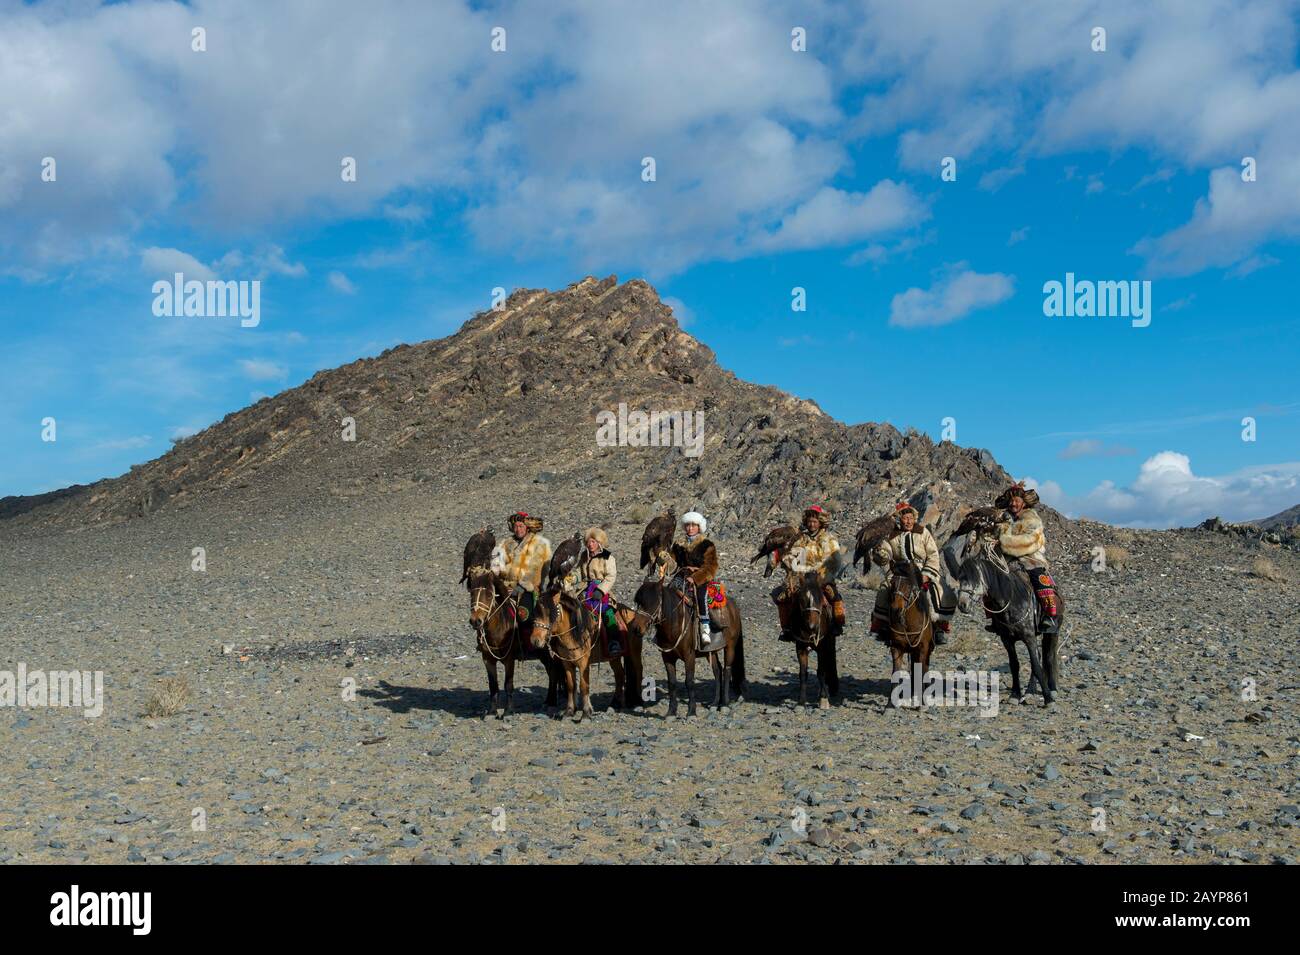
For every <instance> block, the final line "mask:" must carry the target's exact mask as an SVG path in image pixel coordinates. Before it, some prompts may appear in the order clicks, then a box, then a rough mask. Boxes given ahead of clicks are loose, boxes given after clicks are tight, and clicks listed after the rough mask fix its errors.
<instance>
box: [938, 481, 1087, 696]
mask: <svg viewBox="0 0 1300 955" xmlns="http://www.w3.org/2000/svg"><path fill="white" fill-rule="evenodd" d="M1037 503H1038V494H1037V492H1036V491H1034V490H1033V489H1032V488H1026V487H1025V486H1024V485H1023V484H1020V483H1016V484H1013V485H1011V486H1010V487H1009V488H1007V489H1006V490H1005V491H1003V492H1002V493H1001V494H999V495H998V497H997V499H996V501H995V502H994V506H993V507H989V508H980V509H978V510H976V511H972V512H971V513H970V514H968V515H967V516H966V518H965V520H963V521H962V524H961V526H960V527H958V528H957V532H956V533H957V534H958V535H967V543H966V546H965V549H964V550H963V553H962V560H961V564H960V567H959V568H958V580H959V582H960V587H961V590H960V594H959V604H960V606H961V609H962V611H963V612H967V613H969V612H970V611H971V610H972V608H973V605H974V601H975V600H977V599H978V600H980V602H981V604H982V606H983V607H984V612H985V614H986V615H987V616H988V617H989V623H988V626H987V627H986V629H987V630H989V631H990V632H992V633H995V634H997V635H998V637H1000V638H1001V640H1002V643H1003V646H1005V647H1006V650H1007V657H1008V660H1009V662H1010V670H1011V680H1012V687H1011V692H1012V694H1013V695H1014V696H1015V697H1016V698H1018V699H1021V700H1023V699H1024V697H1023V694H1022V693H1021V690H1020V666H1019V661H1018V659H1017V657H1016V646H1015V645H1016V643H1017V642H1021V643H1024V644H1025V649H1026V650H1027V652H1028V653H1029V666H1030V674H1031V678H1030V683H1029V691H1030V692H1031V693H1032V692H1033V691H1034V689H1035V687H1041V690H1042V694H1043V704H1044V705H1047V704H1048V703H1050V702H1052V693H1053V692H1055V690H1056V688H1057V679H1058V676H1059V673H1060V660H1059V650H1060V627H1061V621H1062V619H1063V617H1064V614H1065V601H1064V600H1063V599H1062V597H1061V595H1060V593H1059V592H1058V590H1057V587H1056V582H1055V581H1054V580H1053V579H1052V576H1051V574H1050V573H1049V571H1048V565H1047V535H1046V534H1045V532H1044V530H1043V521H1042V519H1041V518H1040V517H1039V516H1038V514H1037V512H1035V511H1034V505H1035V504H1037ZM954 536H956V535H954ZM1037 636H1040V637H1041V638H1042V655H1041V663H1040V656H1039V648H1038V646H1037V645H1036V644H1035V642H1034V639H1035V637H1037Z"/></svg>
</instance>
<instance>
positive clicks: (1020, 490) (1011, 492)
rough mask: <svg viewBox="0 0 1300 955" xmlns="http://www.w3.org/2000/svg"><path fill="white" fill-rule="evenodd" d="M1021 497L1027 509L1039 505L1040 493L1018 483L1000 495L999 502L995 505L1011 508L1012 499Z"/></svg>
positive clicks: (996, 501)
mask: <svg viewBox="0 0 1300 955" xmlns="http://www.w3.org/2000/svg"><path fill="white" fill-rule="evenodd" d="M1013 497H1021V498H1024V500H1025V507H1033V506H1034V505H1035V504H1037V503H1038V492H1037V491H1035V490H1034V489H1033V488H1027V487H1025V485H1024V484H1023V483H1022V482H1017V483H1015V484H1013V485H1011V486H1010V487H1009V488H1007V489H1006V490H1005V491H1003V492H1002V493H1001V494H999V495H998V497H997V500H995V501H994V502H993V503H994V504H996V505H997V506H998V507H1010V506H1011V498H1013Z"/></svg>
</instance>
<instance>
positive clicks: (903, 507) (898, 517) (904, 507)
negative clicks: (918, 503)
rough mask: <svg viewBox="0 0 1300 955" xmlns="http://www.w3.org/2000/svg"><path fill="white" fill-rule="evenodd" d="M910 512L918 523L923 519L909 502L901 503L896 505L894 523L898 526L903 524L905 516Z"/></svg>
mask: <svg viewBox="0 0 1300 955" xmlns="http://www.w3.org/2000/svg"><path fill="white" fill-rule="evenodd" d="M908 511H911V512H912V516H913V517H915V518H916V519H917V520H918V521H919V520H920V519H921V515H920V514H919V513H918V512H917V510H916V508H914V507H913V506H912V505H911V504H909V503H908V502H907V501H899V502H898V503H897V504H895V505H894V522H895V523H896V524H902V523H903V515H904V514H906V513H907V512H908Z"/></svg>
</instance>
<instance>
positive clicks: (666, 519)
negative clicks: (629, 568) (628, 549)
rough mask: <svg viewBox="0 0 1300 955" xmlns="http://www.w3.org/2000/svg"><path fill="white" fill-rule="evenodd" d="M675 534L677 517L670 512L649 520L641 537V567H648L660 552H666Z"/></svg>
mask: <svg viewBox="0 0 1300 955" xmlns="http://www.w3.org/2000/svg"><path fill="white" fill-rule="evenodd" d="M676 533H677V515H676V514H674V513H673V512H672V511H671V510H668V511H664V512H663V513H662V514H660V515H659V516H658V517H654V518H651V519H650V523H649V524H647V525H646V526H645V533H644V534H642V535H641V566H642V567H646V566H648V565H649V564H650V563H651V562H652V561H654V559H655V558H656V557H658V556H659V554H660V553H661V552H663V551H666V550H668V548H670V547H671V546H672V544H673V535H674V534H676Z"/></svg>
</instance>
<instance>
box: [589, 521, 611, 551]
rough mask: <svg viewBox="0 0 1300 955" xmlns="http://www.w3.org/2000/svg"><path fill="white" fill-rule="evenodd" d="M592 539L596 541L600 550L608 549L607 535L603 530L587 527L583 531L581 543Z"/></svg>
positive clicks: (601, 528)
mask: <svg viewBox="0 0 1300 955" xmlns="http://www.w3.org/2000/svg"><path fill="white" fill-rule="evenodd" d="M593 537H594V538H595V539H596V543H597V544H599V545H600V546H601V547H602V548H604V549H606V550H608V549H609V535H608V534H606V533H605V529H604V528H603V527H588V528H587V529H586V530H585V531H583V532H582V539H583V541H589V540H591V539H592V538H593Z"/></svg>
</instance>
